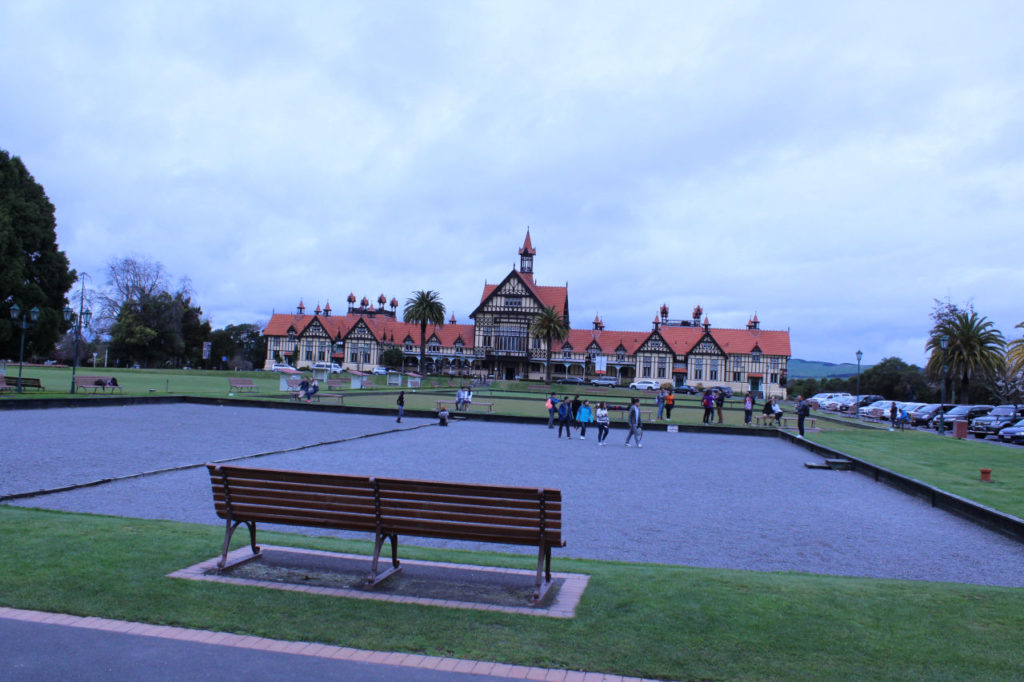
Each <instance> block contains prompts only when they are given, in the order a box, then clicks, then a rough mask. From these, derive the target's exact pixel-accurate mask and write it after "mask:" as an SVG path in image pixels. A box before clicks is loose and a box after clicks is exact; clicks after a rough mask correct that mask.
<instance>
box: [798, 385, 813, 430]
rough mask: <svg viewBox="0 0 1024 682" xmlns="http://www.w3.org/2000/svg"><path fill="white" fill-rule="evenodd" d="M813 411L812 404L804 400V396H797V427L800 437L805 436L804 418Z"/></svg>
mask: <svg viewBox="0 0 1024 682" xmlns="http://www.w3.org/2000/svg"><path fill="white" fill-rule="evenodd" d="M810 413H811V404H810V403H808V402H807V401H806V400H804V397H803V396H802V395H801V396H797V399H796V428H797V431H799V432H800V435H799V436H798V438H803V437H804V419H806V418H807V415H809V414H810Z"/></svg>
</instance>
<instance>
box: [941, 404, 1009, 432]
mask: <svg viewBox="0 0 1024 682" xmlns="http://www.w3.org/2000/svg"><path fill="white" fill-rule="evenodd" d="M993 409H995V408H994V406H992V405H957V406H956V407H954V408H953V409H952V410H950V411H949V412H947V413H945V414H944V415H942V416H941V419H942V420H943V422H944V423H945V426H944V427H943V428H944V429H945V430H946V431H952V430H953V422H955V421H965V422H967V425H968V428H970V424H971V422H972V421H974V420H975V419H977V418H978V417H981V416H984V415H986V414H988V413H989V412H991V411H992V410H993ZM939 419H940V417H939V416H935V417H934V418H933V419H932V420H931V422H929V426H931V427H932V428H933V429H938V428H939Z"/></svg>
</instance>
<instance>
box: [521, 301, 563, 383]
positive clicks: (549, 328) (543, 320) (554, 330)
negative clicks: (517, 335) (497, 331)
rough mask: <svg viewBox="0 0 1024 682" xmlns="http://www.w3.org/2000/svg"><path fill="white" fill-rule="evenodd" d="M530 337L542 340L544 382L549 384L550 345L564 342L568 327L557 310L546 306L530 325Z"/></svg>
mask: <svg viewBox="0 0 1024 682" xmlns="http://www.w3.org/2000/svg"><path fill="white" fill-rule="evenodd" d="M530 335H531V336H535V337H537V338H539V339H544V348H545V351H544V352H545V359H546V362H545V363H544V367H545V369H544V381H545V383H548V384H550V383H551V352H552V350H553V349H552V345H553V344H554V342H555V341H564V340H565V337H567V336H568V335H569V325H568V324H566V322H565V318H564V317H562V315H560V314H559V313H558V311H557V310H555V309H554V308H552V307H551V306H548V307H546V308H544V312H542V313H541V314H540V315H539V316H538V317H537V319H536V320H534V321H533V324H532V325H530Z"/></svg>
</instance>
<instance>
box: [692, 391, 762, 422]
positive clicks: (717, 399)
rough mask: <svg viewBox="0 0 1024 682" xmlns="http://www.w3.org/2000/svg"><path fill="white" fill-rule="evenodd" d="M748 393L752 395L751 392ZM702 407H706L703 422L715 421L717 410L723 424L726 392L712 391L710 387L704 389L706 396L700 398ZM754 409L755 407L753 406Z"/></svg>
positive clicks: (719, 420)
mask: <svg viewBox="0 0 1024 682" xmlns="http://www.w3.org/2000/svg"><path fill="white" fill-rule="evenodd" d="M747 395H750V394H749V393H748V394H747ZM700 404H701V407H703V408H704V418H703V422H704V423H705V424H714V423H715V411H716V410H717V412H718V423H719V424H721V423H722V421H723V414H722V410H723V408H724V407H725V393H723V392H722V391H712V390H711V389H710V388H709V389H707V390H706V391H704V396H703V397H702V398H701V399H700ZM751 409H753V408H751Z"/></svg>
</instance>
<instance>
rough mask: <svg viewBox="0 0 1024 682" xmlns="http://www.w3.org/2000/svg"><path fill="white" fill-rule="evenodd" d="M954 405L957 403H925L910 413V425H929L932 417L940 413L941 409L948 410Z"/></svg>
mask: <svg viewBox="0 0 1024 682" xmlns="http://www.w3.org/2000/svg"><path fill="white" fill-rule="evenodd" d="M954 407H956V405H950V404H948V403H947V404H945V405H942V404H939V403H930V404H928V405H925V406H924V407H921V408H919V409H916V410H914V411H913V412H911V413H910V425H911V426H928V424H929V423H931V421H932V419H934V418H935V416H936V415H937V414H938V413H939V410H942V411H944V412H948V411H949V410H952V409H953V408H954Z"/></svg>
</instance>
